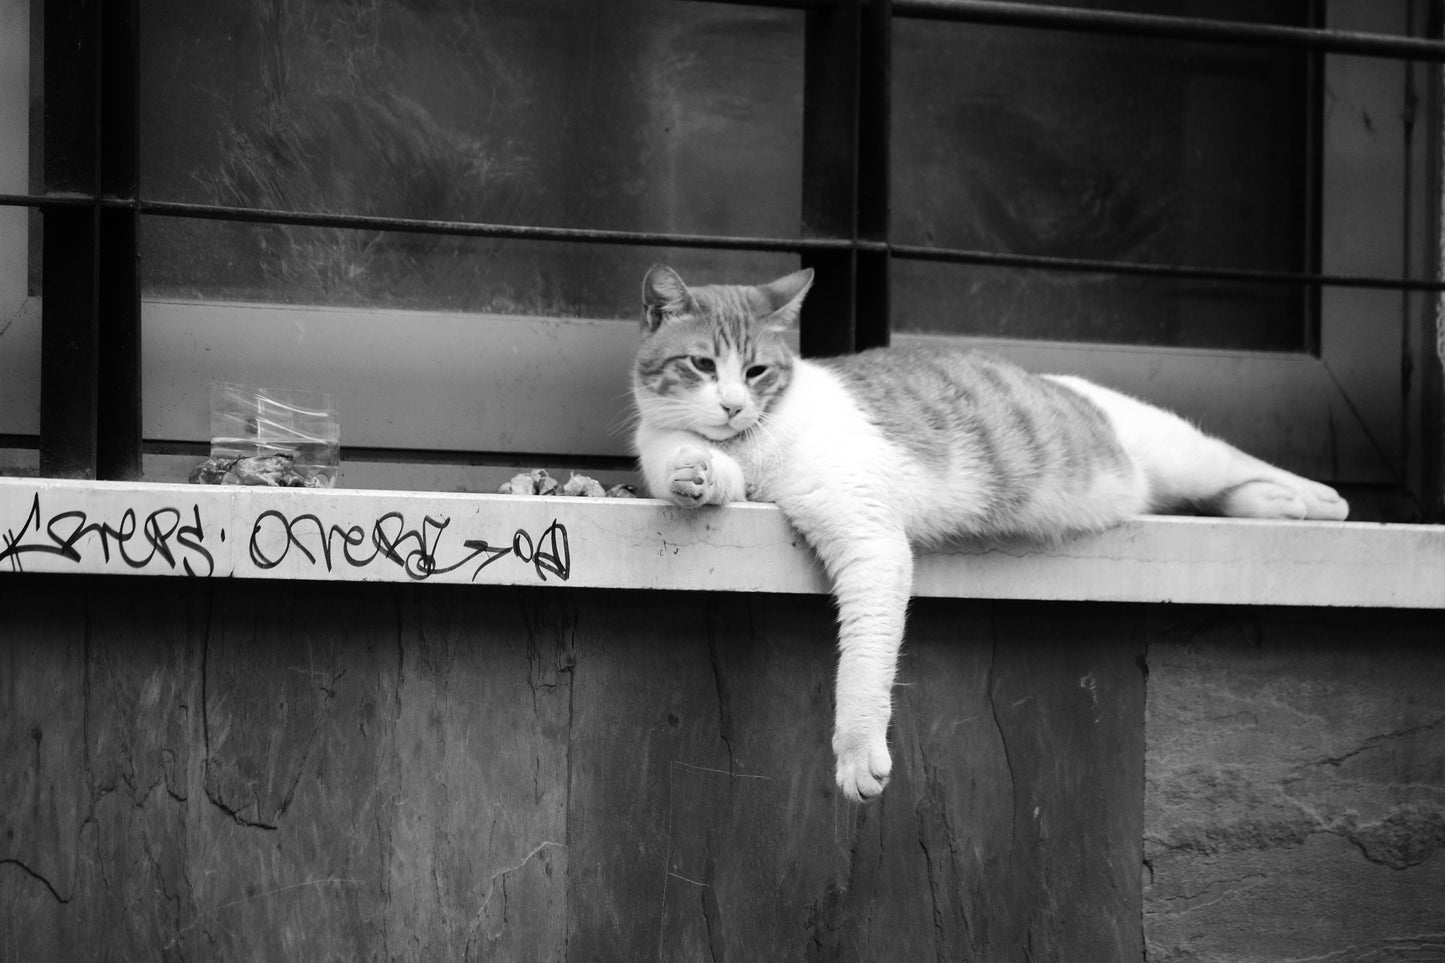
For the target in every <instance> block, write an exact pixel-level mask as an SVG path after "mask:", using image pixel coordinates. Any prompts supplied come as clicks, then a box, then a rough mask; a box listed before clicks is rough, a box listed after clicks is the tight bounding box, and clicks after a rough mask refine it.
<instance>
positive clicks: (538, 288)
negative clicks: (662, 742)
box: [140, 217, 798, 321]
mask: <svg viewBox="0 0 1445 963" xmlns="http://www.w3.org/2000/svg"><path fill="white" fill-rule="evenodd" d="M140 250H141V287H142V290H143V291H144V292H145V296H146V297H148V298H168V299H204V300H220V301H254V302H264V303H275V304H313V305H326V306H336V307H342V306H349V307H370V308H405V309H410V310H439V311H452V312H463V313H475V314H506V315H537V316H543V317H556V318H562V317H572V318H600V319H608V318H617V319H625V320H628V321H635V320H636V319H637V317H638V313H639V311H640V310H641V296H642V295H641V291H642V276H643V274H644V273H646V271H647V267H648V265H649V264H651V263H653V262H654V261H664V262H666V263H668V264H671V265H672V266H673V267H675V268H677V269H678V270H679V271H680V272H682V274H683V276H684V277H685V278H687V279H688V281H689V282H695V283H699V284H707V283H714V282H720V281H736V280H738V279H740V278H741V279H747V280H757V281H767V280H771V279H772V278H774V277H778V276H780V275H782V274H786V273H788V272H789V271H794V270H797V265H798V258H797V256H796V255H789V254H767V253H756V252H746V251H718V250H705V249H690V248H671V249H658V248H637V247H631V246H627V245H610V244H609V245H588V244H577V243H568V242H551V241H518V240H497V239H491V238H475V237H442V236H436V235H424V234H409V233H398V232H387V231H357V230H341V229H336V228H313V227H290V226H287V225H274V224H245V223H237V222H229V221H207V220H196V219H191V218H173V217H144V218H142V219H141V222H140ZM177 252H185V254H184V256H178V255H177Z"/></svg>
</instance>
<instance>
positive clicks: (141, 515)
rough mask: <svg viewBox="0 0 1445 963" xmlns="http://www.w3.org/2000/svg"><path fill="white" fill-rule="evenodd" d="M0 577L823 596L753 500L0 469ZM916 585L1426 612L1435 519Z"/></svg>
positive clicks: (1218, 535)
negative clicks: (704, 501) (117, 477)
mask: <svg viewBox="0 0 1445 963" xmlns="http://www.w3.org/2000/svg"><path fill="white" fill-rule="evenodd" d="M0 572H7V573H8V572H75V573H109V574H139V575H187V576H198V577H233V578H283V579H331V580H342V581H378V582H411V581H426V582H442V583H463V584H479V585H481V584H486V585H546V586H572V587H584V588H634V589H635V588H646V589H692V590H708V591H727V592H779V593H826V592H827V583H826V580H825V579H824V577H823V574H822V572H821V570H820V568H819V566H818V563H817V562H816V560H815V559H814V558H813V556H812V554H811V552H810V551H809V550H808V548H807V546H806V545H805V544H804V542H803V541H802V539H801V538H800V537H799V536H798V535H797V534H796V533H795V532H793V530H792V529H791V528H790V527H789V525H788V523H787V522H786V520H784V518H783V516H782V514H781V513H780V512H779V511H778V510H777V509H776V508H775V507H773V506H771V505H753V504H746V505H732V506H728V507H726V508H721V509H718V508H707V509H701V510H696V511H689V510H682V509H677V508H673V507H670V506H668V505H665V504H663V503H662V502H657V501H653V500H650V499H636V500H632V499H584V498H529V497H523V496H511V495H478V494H447V493H433V492H375V491H353V490H339V489H338V490H329V491H312V490H299V489H274V488H240V487H230V486H225V487H213V486H204V485H161V484H148V483H130V482H88V481H62V480H54V479H43V478H42V479H34V478H0ZM914 591H915V594H917V595H920V596H932V597H952V598H990V599H1037V600H1058V601H1107V602H1200V603H1217V604H1227V605H1302V606H1368V607H1390V608H1418V609H1438V608H1445V527H1435V526H1425V525H1377V524H1372V523H1350V522H1343V523H1324V522H1267V521H1243V520H1238V519H1213V518H1210V519H1204V518H1166V517H1142V518H1139V519H1136V520H1133V521H1130V522H1128V523H1126V524H1124V525H1122V526H1120V527H1118V528H1116V529H1113V530H1111V531H1108V532H1105V533H1103V534H1100V535H1093V536H1088V537H1084V538H1077V539H1073V540H1071V541H1067V542H1063V543H1061V544H1058V545H1053V546H1039V545H1032V544H1004V545H999V544H972V543H961V544H959V545H957V546H955V547H952V548H950V549H948V550H945V551H939V552H933V553H928V554H926V555H924V556H922V557H921V558H920V560H919V564H918V566H917V572H916V577H915V584H914Z"/></svg>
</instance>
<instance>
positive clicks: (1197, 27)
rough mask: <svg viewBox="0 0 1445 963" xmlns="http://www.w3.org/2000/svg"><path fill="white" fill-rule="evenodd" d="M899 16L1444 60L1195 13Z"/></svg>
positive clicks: (981, 8)
mask: <svg viewBox="0 0 1445 963" xmlns="http://www.w3.org/2000/svg"><path fill="white" fill-rule="evenodd" d="M893 10H894V13H895V14H896V15H897V16H900V17H909V18H912V19H918V20H947V21H954V22H960V23H965V22H966V23H982V24H993V25H996V26H1005V27H1042V28H1046V29H1050V30H1064V31H1074V32H1085V33H1110V34H1116V35H1120V36H1131V37H1154V38H1159V39H1167V40H1191V41H1199V42H1201V43H1229V44H1236V45H1250V46H1263V47H1286V48H1295V49H1304V50H1318V51H1323V52H1325V53H1341V54H1354V55H1357V56H1362V57H1390V58H1394V59H1399V60H1427V61H1436V62H1445V42H1442V41H1439V40H1425V39H1422V38H1419V37H1392V36H1388V35H1384V34H1371V33H1358V32H1355V31H1349V30H1327V29H1319V28H1310V27H1284V26H1278V25H1275V24H1259V23H1236V22H1233V21H1224V20H1205V19H1201V18H1197V17H1169V16H1161V15H1158V14H1143V13H1123V12H1120V11H1113V10H1085V9H1080V8H1078V7H1058V6H1035V5H1034V4H1028V3H1017V2H1009V0H893Z"/></svg>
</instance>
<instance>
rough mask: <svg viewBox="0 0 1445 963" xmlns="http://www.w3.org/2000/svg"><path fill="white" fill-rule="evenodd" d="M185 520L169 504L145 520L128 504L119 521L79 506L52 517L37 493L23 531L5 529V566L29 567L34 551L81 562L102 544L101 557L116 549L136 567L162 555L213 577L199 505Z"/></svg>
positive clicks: (1, 553) (172, 564)
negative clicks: (98, 516) (100, 518)
mask: <svg viewBox="0 0 1445 963" xmlns="http://www.w3.org/2000/svg"><path fill="white" fill-rule="evenodd" d="M185 520H186V516H185V514H184V513H183V512H182V510H181V509H179V508H174V507H169V506H167V507H165V508H158V509H156V510H155V511H153V512H151V513H150V514H149V515H147V516H146V517H145V520H144V521H139V516H138V515H137V514H136V511H135V509H134V508H127V509H126V510H125V511H124V512H123V513H122V514H121V516H120V519H119V521H118V522H117V523H116V524H111V523H110V522H107V521H91V520H90V517H89V515H88V514H87V513H86V512H83V511H80V510H72V511H65V512H59V513H57V514H55V515H53V516H50V517H49V518H48V519H47V518H46V514H45V511H44V509H43V508H42V507H41V503H40V495H39V493H37V494H36V495H35V499H34V501H32V502H31V503H30V512H29V513H28V514H27V515H26V516H25V522H24V524H22V525H21V526H20V530H19V531H18V532H17V531H15V530H14V529H10V530H7V531H6V532H5V533H4V536H3V538H4V547H3V548H0V565H3V564H4V563H5V562H7V561H8V562H9V563H10V566H11V568H12V569H13V570H14V571H16V572H20V571H24V566H23V563H22V561H21V560H22V558H23V557H24V556H25V555H32V554H39V555H53V556H58V557H60V558H64V559H66V560H68V561H71V562H75V563H77V564H79V563H80V562H82V561H83V560H84V558H85V552H86V551H87V550H91V551H93V546H95V545H97V544H98V545H99V546H100V555H101V558H102V559H103V560H104V561H105V562H107V563H108V562H110V560H111V557H112V551H114V554H115V557H117V558H119V559H120V560H121V561H122V562H124V563H125V565H126V566H127V567H129V568H132V569H143V568H146V567H148V566H149V565H150V564H151V563H152V562H154V561H155V560H156V559H158V558H159V559H160V560H161V561H162V562H164V563H165V565H166V567H167V568H170V569H173V570H174V569H175V568H176V567H177V563H179V565H180V568H181V569H182V570H183V571H184V572H185V573H186V574H187V575H197V576H202V577H205V576H209V575H211V574H213V573H214V572H215V569H216V565H215V559H214V558H213V557H212V556H211V553H210V550H209V549H207V548H206V546H205V545H204V544H203V543H204V542H205V540H206V533H205V529H204V528H203V526H202V525H201V509H200V506H199V505H192V506H191V522H190V523H189V524H184V525H183V524H182V522H183V521H185ZM87 536H90V537H87ZM192 560H194V561H195V563H196V564H195V565H192V564H191V563H192ZM202 566H203V567H204V570H203V571H202V570H200V569H201V568H202Z"/></svg>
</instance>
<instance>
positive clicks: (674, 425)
mask: <svg viewBox="0 0 1445 963" xmlns="http://www.w3.org/2000/svg"><path fill="white" fill-rule="evenodd" d="M811 283H812V272H811V271H800V272H798V273H796V274H791V275H788V276H787V277H785V278H780V279H779V280H777V281H774V282H772V283H771V284H768V285H763V286H758V287H751V286H708V287H697V288H689V287H687V286H686V284H685V283H684V282H683V281H682V279H681V278H680V277H678V275H677V274H676V272H673V271H672V270H671V269H669V268H666V267H662V266H658V267H654V268H653V269H652V270H651V271H649V272H648V274H647V278H646V280H645V281H644V284H643V324H642V327H643V341H642V346H641V348H640V350H639V352H638V356H637V364H636V367H635V369H634V372H633V394H634V398H635V400H636V404H637V411H638V424H637V430H636V437H635V445H636V448H637V453H638V457H639V461H640V463H641V466H642V471H643V474H644V476H645V477H646V480H647V484H648V487H649V489H650V490H651V492H652V494H653V495H655V496H656V497H659V498H665V499H668V500H670V501H672V502H675V503H677V504H679V505H686V506H700V505H720V504H725V503H726V502H729V501H737V500H741V499H743V498H750V499H753V500H756V501H769V502H775V503H777V505H778V506H779V507H780V508H781V509H782V510H783V512H784V513H785V514H786V515H787V517H788V519H789V520H790V521H791V522H792V523H793V525H794V527H796V528H797V529H798V531H799V532H801V533H802V534H803V536H804V537H805V538H807V540H808V542H809V544H810V545H811V546H812V547H813V549H814V550H815V551H816V552H817V554H818V557H819V558H820V559H821V561H822V562H823V565H824V567H825V569H826V570H827V572H828V574H829V577H830V579H831V580H832V584H833V591H834V596H835V598H836V599H837V602H838V616H839V638H838V644H839V663H838V678H837V714H836V718H835V724H834V733H833V749H834V753H835V755H836V757H837V769H836V777H837V782H838V785H839V787H840V788H841V789H842V790H843V792H844V793H845V794H847V795H848V796H849V797H850V798H854V799H861V798H869V797H872V796H875V795H877V794H878V793H879V792H881V791H882V789H883V786H884V785H885V784H886V782H887V780H888V774H889V772H890V770H891V760H890V757H889V754H888V747H887V741H886V735H887V728H888V720H889V717H890V715H891V709H892V706H891V694H890V693H891V689H892V686H893V676H894V666H895V663H896V660H897V655H898V649H899V646H900V645H901V643H902V639H903V625H904V613H905V610H906V608H907V602H908V597H909V592H910V588H911V584H912V571H913V551H914V549H915V547H917V546H924V545H931V544H938V543H940V542H943V541H946V540H949V539H955V538H960V537H979V536H982V537H1000V536H1016V535H1022V536H1029V537H1034V538H1040V539H1055V538H1062V537H1065V536H1067V535H1070V534H1073V533H1078V532H1086V531H1096V530H1099V529H1103V528H1106V527H1108V526H1110V525H1113V524H1116V523H1117V522H1119V521H1120V520H1122V519H1124V518H1126V517H1128V516H1130V515H1133V514H1137V513H1140V512H1145V511H1180V510H1205V511H1214V512H1218V513H1221V514H1230V515H1247V516H1254V517H1281V518H1307V517H1308V518H1325V519H1340V518H1344V517H1345V514H1346V512H1347V507H1346V505H1345V503H1344V502H1343V500H1341V499H1340V498H1339V496H1338V495H1337V494H1336V493H1335V492H1334V491H1333V490H1332V489H1330V488H1328V487H1326V486H1324V485H1319V484H1316V483H1314V482H1310V481H1307V480H1305V479H1303V478H1299V477H1298V476H1295V475H1292V474H1290V473H1288V472H1285V471H1283V470H1281V469H1278V468H1275V467H1274V466H1272V465H1268V464H1266V463H1264V462H1261V461H1259V460H1258V459H1254V458H1251V457H1250V456H1248V455H1246V454H1244V453H1242V452H1240V451H1238V450H1237V449H1235V448H1232V447H1231V446H1229V445H1227V444H1225V443H1224V442H1222V441H1219V440H1218V439H1214V438H1210V437H1208V436H1206V435H1204V434H1202V433H1201V432H1199V431H1198V430H1197V429H1195V428H1194V427H1193V426H1191V425H1189V424H1188V423H1187V422H1185V421H1184V420H1183V419H1180V418H1178V417H1177V416H1175V415H1173V414H1170V413H1169V412H1166V411H1163V410H1161V409H1159V408H1156V407H1153V406H1151V405H1148V404H1145V403H1144V402H1141V401H1138V400H1136V399H1134V398H1130V397H1128V396H1126V395H1122V394H1119V393H1117V392H1113V391H1110V390H1109V389H1107V388H1102V387H1100V386H1098V385H1095V384H1092V383H1090V382H1087V381H1083V380H1082V379H1078V378H1069V377H1059V376H1038V375H1031V374H1028V373H1027V372H1025V371H1023V370H1022V369H1020V368H1018V367H1016V366H1015V365H1012V364H1009V363H1008V362H1005V361H1002V360H1000V359H997V358H991V357H987V356H985V355H982V354H978V353H975V352H970V351H966V350H963V349H947V348H930V349H928V350H923V349H906V348H888V349H882V350H874V351H866V352H863V353H862V354H859V355H856V356H853V357H848V358H835V359H827V360H823V361H812V360H805V359H799V358H796V357H794V356H793V354H792V352H791V350H790V349H789V348H788V345H787V342H786V340H785V339H784V333H785V332H786V331H787V330H788V329H789V328H790V327H791V326H792V325H793V324H794V323H795V322H796V320H797V316H798V311H799V309H800V307H801V304H802V300H803V298H804V296H805V295H806V293H807V289H808V287H809V285H810V284H811Z"/></svg>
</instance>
